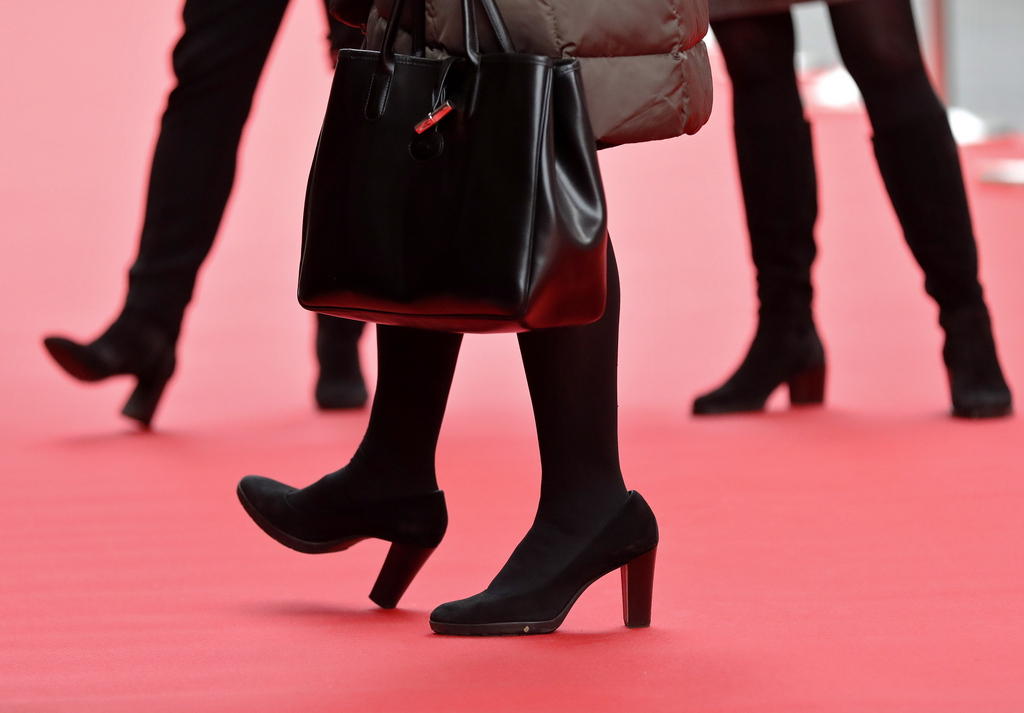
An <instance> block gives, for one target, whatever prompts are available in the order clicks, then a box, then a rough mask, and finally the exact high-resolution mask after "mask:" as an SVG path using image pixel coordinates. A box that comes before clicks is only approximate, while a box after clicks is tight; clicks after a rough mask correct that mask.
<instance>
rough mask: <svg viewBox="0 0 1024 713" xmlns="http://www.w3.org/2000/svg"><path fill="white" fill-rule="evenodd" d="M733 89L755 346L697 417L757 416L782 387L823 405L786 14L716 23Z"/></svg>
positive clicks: (811, 189)
mask: <svg viewBox="0 0 1024 713" xmlns="http://www.w3.org/2000/svg"><path fill="white" fill-rule="evenodd" d="M714 31H715V37H716V38H717V39H718V42H719V45H720V46H721V48H722V54H723V56H724V58H725V62H726V65H727V67H728V70H729V77H730V79H731V80H732V85H733V124H734V127H733V128H734V133H735V139H736V159H737V163H738V167H739V174H740V183H741V186H742V189H743V201H744V205H745V207H746V215H747V228H748V231H749V236H750V247H751V256H752V258H753V261H754V266H755V267H756V269H757V295H758V300H759V302H760V309H759V313H758V327H757V332H756V334H755V336H754V341H753V343H752V344H751V346H750V349H749V351H748V352H747V355H746V358H745V359H744V360H743V362H742V364H741V365H740V367H739V368H738V369H737V370H736V372H735V373H734V374H733V375H732V376H731V377H730V378H729V379H728V380H727V381H726V382H725V384H723V385H722V386H721V387H719V388H718V389H716V390H714V391H712V392H711V393H708V394H705V395H704V396H701V397H699V398H698V399H696V401H694V404H693V410H694V413H695V414H716V413H732V412H736V411H757V410H760V409H762V408H764V404H765V402H766V401H767V399H768V397H769V396H770V395H771V393H772V392H773V391H775V389H776V388H778V386H779V385H780V384H783V383H788V384H789V388H790V397H791V400H792V401H793V402H795V403H820V402H821V400H822V398H823V395H824V393H823V392H824V378H825V353H824V349H823V347H822V344H821V340H820V339H819V338H818V333H817V330H816V329H815V327H814V319H813V316H812V308H811V305H812V297H813V288H812V284H811V265H812V263H813V262H814V258H815V254H816V247H815V241H814V225H815V222H816V220H817V217H818V197H817V179H816V176H815V170H814V152H813V147H812V144H811V129H810V126H809V125H808V123H807V120H806V119H805V118H804V107H803V104H802V103H801V100H800V90H799V86H798V84H797V75H796V69H795V67H794V64H793V62H794V54H795V51H796V39H795V33H794V27H793V19H792V17H791V16H790V13H789V12H788V11H786V12H781V13H776V14H771V15H754V16H749V17H738V18H735V19H728V20H721V21H716V22H715V23H714Z"/></svg>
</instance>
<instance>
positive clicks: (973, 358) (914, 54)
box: [694, 0, 1011, 418]
mask: <svg viewBox="0 0 1024 713" xmlns="http://www.w3.org/2000/svg"><path fill="white" fill-rule="evenodd" d="M830 12H831V16H832V22H833V26H834V29H835V34H836V39H837V41H838V44H839V48H840V51H841V54H842V57H843V61H844V63H845V64H846V66H847V68H848V69H849V71H850V73H851V74H852V75H853V77H854V79H855V80H856V81H857V83H858V85H859V86H860V89H861V92H862V94H863V96H864V101H865V104H866V105H867V110H868V113H869V115H870V118H871V122H872V126H873V128H874V134H875V137H874V145H875V154H876V156H877V158H878V165H879V169H880V171H881V173H882V177H883V179H884V181H885V185H886V187H887V189H888V191H889V195H890V197H891V199H892V202H893V205H894V207H895V209H896V213H897V215H898V216H899V219H900V222H901V224H902V226H903V230H904V234H905V236H906V240H907V243H908V244H909V245H910V248H911V251H912V252H913V254H914V257H915V258H916V259H917V261H918V263H919V264H920V266H921V268H922V269H923V271H924V274H925V289H926V290H927V292H928V294H929V295H931V296H932V297H933V298H934V299H935V301H936V302H937V303H938V305H939V310H940V323H941V325H942V327H943V329H944V330H945V333H946V344H945V348H944V350H943V357H944V361H945V363H946V367H947V370H948V373H949V381H950V388H951V392H952V401H953V413H954V414H955V415H957V416H962V417H968V418H985V417H997V416H1003V415H1006V414H1008V413H1009V412H1010V410H1011V395H1010V391H1009V388H1008V387H1007V385H1006V381H1005V379H1004V378H1003V375H1002V371H1001V369H1000V366H999V361H998V358H997V356H996V349H995V343H994V340H993V337H992V328H991V325H990V320H989V315H988V309H987V307H986V305H985V301H984V298H983V296H982V288H981V284H980V283H979V282H978V256H977V248H976V245H975V240H974V232H973V228H972V226H971V217H970V211H969V208H968V205H967V198H966V194H965V192H964V184H963V177H962V173H961V168H960V160H959V156H958V151H957V146H956V143H955V142H954V140H953V136H952V132H951V131H950V128H949V123H948V121H947V119H946V112H945V109H944V107H943V106H942V104H941V102H940V101H939V99H938V97H937V96H936V94H935V91H934V89H933V88H932V85H931V83H930V81H929V79H928V76H927V74H926V71H925V67H924V62H923V60H922V57H921V50H920V47H919V45H918V40H917V31H916V28H915V24H914V17H913V12H912V8H911V6H910V0H857V1H855V2H844V3H839V4H836V5H833V6H831V7H830ZM714 30H715V34H716V36H717V38H718V40H719V44H720V45H721V48H722V53H723V56H724V58H725V61H726V66H727V68H728V70H729V76H730V78H731V79H732V83H733V90H734V121H735V134H736V153H737V160H738V164H739V173H740V179H741V184H742V188H743V199H744V203H745V206H746V211H747V224H748V229H749V233H750V243H751V252H752V256H753V260H754V265H755V267H756V269H757V280H758V298H759V300H760V317H759V325H758V330H757V333H756V335H755V338H754V342H753V344H752V345H751V347H750V350H749V352H748V354H747V356H746V358H745V359H744V361H743V363H742V364H741V365H740V367H739V369H738V370H737V371H736V372H735V373H734V374H733V375H732V376H731V377H730V378H729V380H728V381H726V383H725V384H724V385H723V386H721V387H720V388H718V389H716V390H715V391H712V392H711V393H709V394H705V395H704V396H701V397H699V398H698V399H696V400H695V402H694V413H696V414H713V413H731V412H736V411H754V410H760V409H762V408H763V407H764V404H765V402H766V400H767V398H768V397H769V396H770V395H771V393H772V392H773V391H774V390H775V389H776V388H777V387H778V386H780V385H782V384H788V386H789V391H790V400H791V402H792V403H794V404H813V403H821V402H822V400H823V396H824V379H825V367H824V364H825V360H824V352H823V349H822V346H821V342H820V340H819V339H818V335H817V333H816V331H815V328H814V323H813V319H812V312H811V298H812V286H811V274H810V271H811V264H812V262H813V260H814V256H815V239H814V223H815V220H816V217H817V200H816V184H815V172H814V159H813V149H812V144H811V135H810V131H809V128H808V126H807V123H806V121H805V119H804V113H803V107H802V106H801V102H800V95H799V88H798V84H797V76H796V72H795V70H794V65H793V61H794V50H795V38H794V30H793V22H792V18H791V16H790V14H789V13H788V12H786V13H778V14H771V15H756V14H755V15H750V16H745V17H738V18H735V19H728V20H720V21H716V22H714Z"/></svg>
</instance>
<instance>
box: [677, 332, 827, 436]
mask: <svg viewBox="0 0 1024 713" xmlns="http://www.w3.org/2000/svg"><path fill="white" fill-rule="evenodd" d="M782 384H787V385H788V386H789V402H790V404H792V405H793V406H808V405H818V404H821V403H822V402H823V401H824V399H825V350H824V347H822V344H821V340H820V339H819V338H818V333H817V331H816V330H815V329H814V325H813V324H812V325H810V326H807V327H803V328H794V327H786V326H773V325H772V323H770V322H765V321H764V320H762V322H761V324H760V325H759V327H758V330H757V335H756V336H755V337H754V342H753V343H752V344H751V345H750V351H748V352H747V356H746V358H745V359H744V360H743V363H742V364H740V367H739V368H738V369H737V370H736V372H735V373H734V374H733V375H732V376H731V377H729V380H728V381H726V382H725V383H724V384H723V385H722V386H720V387H718V388H717V389H715V390H714V391H712V392H710V393H707V394H704V395H703V396H700V397H698V398H697V399H696V400H694V402H693V413H694V414H695V415H699V416H700V415H711V414H723V413H736V412H743V411H760V410H762V409H763V408H764V405H765V402H766V401H768V397H769V396H771V395H772V393H773V392H774V391H775V389H777V388H778V387H779V386H781V385H782Z"/></svg>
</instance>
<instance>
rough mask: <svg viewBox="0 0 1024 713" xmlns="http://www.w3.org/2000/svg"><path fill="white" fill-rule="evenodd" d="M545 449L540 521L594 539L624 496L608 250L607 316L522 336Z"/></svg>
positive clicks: (615, 277) (615, 280)
mask: <svg viewBox="0 0 1024 713" xmlns="http://www.w3.org/2000/svg"><path fill="white" fill-rule="evenodd" d="M519 349H520V351H521V352H522V357H523V367H524V369H525V370H526V379H527V382H528V384H529V387H530V399H531V400H532V402H533V414H534V419H535V421H536V424H537V441H538V444H539V446H540V460H541V473H542V476H541V493H540V505H539V507H538V511H537V517H538V519H539V520H542V521H546V522H551V523H556V524H557V525H558V526H559V527H560V528H561V529H562V530H563V531H564V532H566V533H574V534H575V533H582V534H590V531H591V530H592V529H593V526H594V523H599V522H603V521H604V520H606V519H607V518H608V517H609V515H611V514H612V513H614V512H615V511H616V510H617V509H618V508H619V507H620V506H621V505H622V501H623V500H624V499H625V497H626V487H625V485H624V484H623V481H622V471H621V469H620V466H619V432H618V367H619V365H618V354H619V351H618V350H619V271H618V266H617V265H616V263H615V253H614V252H613V251H612V250H611V248H610V247H609V250H608V303H607V307H606V309H605V313H604V316H603V317H602V318H601V319H600V320H598V321H597V322H595V323H594V324H589V325H586V326H582V327H563V328H559V329H542V330H538V331H535V332H525V333H523V334H520V335H519Z"/></svg>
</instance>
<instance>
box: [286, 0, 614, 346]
mask: <svg viewBox="0 0 1024 713" xmlns="http://www.w3.org/2000/svg"><path fill="white" fill-rule="evenodd" d="M477 2H479V3H480V4H481V5H482V6H483V8H484V10H485V12H486V15H487V18H488V19H489V21H490V24H491V26H492V29H493V32H494V35H495V37H496V38H497V42H498V45H499V46H500V47H501V52H495V53H486V54H481V52H480V49H479V46H480V45H479V38H478V30H477V19H476V6H475V4H476V3H477ZM403 4H404V0H395V4H394V8H393V11H392V14H391V19H390V21H389V24H388V27H387V31H386V33H385V38H384V43H383V46H382V48H381V50H380V51H379V52H374V51H368V50H343V51H342V52H341V54H340V57H339V61H338V67H337V70H336V72H335V76H334V83H333V85H332V88H331V95H330V101H329V104H328V107H327V115H326V118H325V119H324V124H323V128H322V130H321V133H320V140H319V143H318V145H317V150H316V157H315V159H314V161H313V168H312V171H311V173H310V178H309V185H308V188H307V196H306V209H305V219H304V226H303V245H302V261H301V266H300V271H299V290H298V293H299V302H300V303H301V304H302V306H303V307H305V308H306V309H309V310H313V311H316V312H322V313H324V314H330V315H335V316H340V317H348V318H351V319H356V320H363V321H369V322H379V323H382V324H392V325H400V326H409V327H419V328H423V329H434V330H443V331H452V332H512V331H524V330H529V329H539V328H545V327H561V326H569V325H579V324H586V323H589V322H593V321H596V320H597V319H599V318H600V317H601V315H602V314H603V313H604V308H605V296H606V295H605V293H606V279H607V274H606V269H607V268H606V260H607V241H608V237H607V217H606V214H607V209H606V205H605V198H604V191H603V188H602V185H601V177H600V171H599V168H598V163H597V155H596V152H595V147H594V138H593V135H592V133H591V128H590V120H589V117H588V115H587V109H586V104H585V102H584V96H583V87H582V83H581V80H580V70H579V63H578V61H576V60H575V59H562V58H550V57H542V56H536V55H528V54H519V53H517V52H516V51H515V48H514V46H513V43H512V40H511V38H510V36H509V33H508V30H507V28H506V27H505V24H504V21H503V20H502V17H501V13H500V12H499V10H498V7H497V6H496V5H495V4H494V0H462V15H463V24H464V30H465V41H466V54H467V56H466V57H447V58H443V59H434V58H428V57H425V56H423V54H424V52H423V46H424V45H423V31H422V26H421V28H420V30H419V31H417V32H414V33H413V35H414V40H413V45H414V48H413V54H412V55H402V54H396V53H395V42H396V38H397V36H398V31H399V24H400V18H402V17H403V12H402V11H403Z"/></svg>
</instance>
